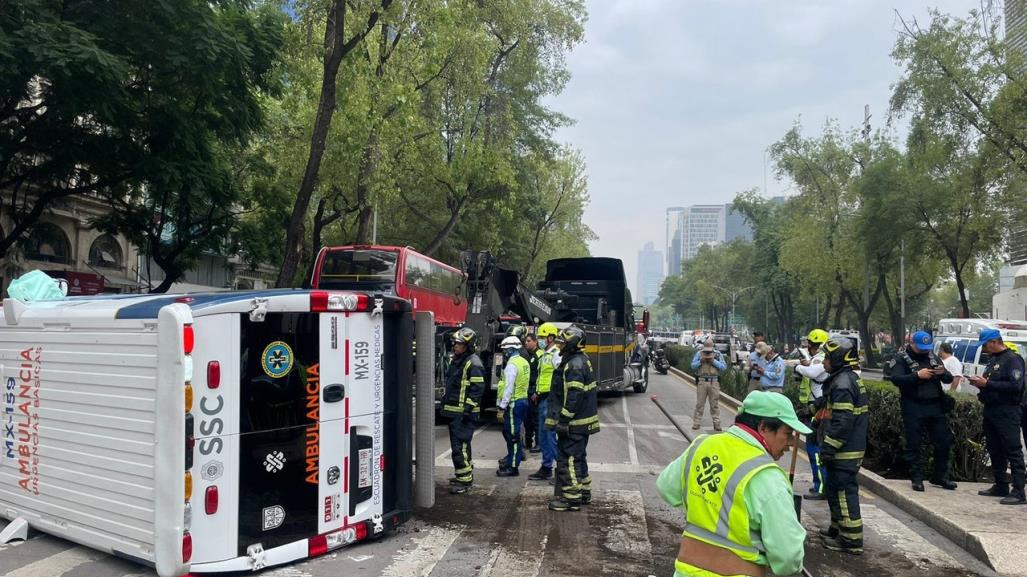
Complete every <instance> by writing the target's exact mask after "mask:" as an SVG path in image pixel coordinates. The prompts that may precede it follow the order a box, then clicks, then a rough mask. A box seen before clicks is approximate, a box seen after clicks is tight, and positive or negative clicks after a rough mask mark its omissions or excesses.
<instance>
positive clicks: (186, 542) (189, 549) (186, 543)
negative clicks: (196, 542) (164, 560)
mask: <svg viewBox="0 0 1027 577" xmlns="http://www.w3.org/2000/svg"><path fill="white" fill-rule="evenodd" d="M192 558H193V536H192V535H190V534H189V533H188V532H186V533H183V534H182V563H188V562H189V561H190V560H192Z"/></svg>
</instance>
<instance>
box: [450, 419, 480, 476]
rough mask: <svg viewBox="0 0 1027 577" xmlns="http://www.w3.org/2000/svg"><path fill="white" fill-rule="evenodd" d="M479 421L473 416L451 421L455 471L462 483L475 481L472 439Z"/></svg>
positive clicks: (451, 444) (451, 441) (451, 443)
mask: <svg viewBox="0 0 1027 577" xmlns="http://www.w3.org/2000/svg"><path fill="white" fill-rule="evenodd" d="M477 424H478V423H477V420H476V419H475V418H474V417H473V416H471V415H466V414H465V415H463V416H461V417H453V418H452V419H451V420H450V421H449V446H450V447H451V448H452V449H453V471H454V474H455V475H454V476H455V477H456V479H457V480H458V481H460V482H462V483H471V482H473V481H474V463H473V462H472V461H471V455H472V454H473V453H472V452H471V438H472V437H473V436H474V429H475V428H476V426H477Z"/></svg>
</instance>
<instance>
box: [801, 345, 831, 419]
mask: <svg viewBox="0 0 1027 577" xmlns="http://www.w3.org/2000/svg"><path fill="white" fill-rule="evenodd" d="M824 356H825V354H824V347H823V345H821V346H820V348H819V349H817V354H815V355H813V356H812V357H810V358H809V364H810V365H811V366H812V365H814V364H816V361H820V362H821V363H822V362H824ZM799 402H800V403H802V404H803V405H808V404H810V403H812V402H813V383H812V382H810V378H809V377H802V382H800V383H799Z"/></svg>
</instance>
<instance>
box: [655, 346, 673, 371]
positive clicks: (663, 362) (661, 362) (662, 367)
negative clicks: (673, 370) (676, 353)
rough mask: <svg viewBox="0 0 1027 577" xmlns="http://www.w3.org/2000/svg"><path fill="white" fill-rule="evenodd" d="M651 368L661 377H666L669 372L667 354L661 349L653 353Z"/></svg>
mask: <svg viewBox="0 0 1027 577" xmlns="http://www.w3.org/2000/svg"><path fill="white" fill-rule="evenodd" d="M653 368H655V369H656V372H657V373H660V374H661V375H666V374H667V371H669V370H670V361H668V360H667V353H666V351H664V350H663V349H656V350H655V351H653Z"/></svg>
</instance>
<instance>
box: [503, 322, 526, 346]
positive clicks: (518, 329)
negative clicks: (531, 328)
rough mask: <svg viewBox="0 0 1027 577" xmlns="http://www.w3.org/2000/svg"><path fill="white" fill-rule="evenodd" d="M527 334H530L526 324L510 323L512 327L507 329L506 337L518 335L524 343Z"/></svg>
mask: <svg viewBox="0 0 1027 577" xmlns="http://www.w3.org/2000/svg"><path fill="white" fill-rule="evenodd" d="M526 336H528V327H526V326H524V325H510V328H508V329H506V338H510V337H517V340H519V341H521V342H522V343H523V342H524V337H526Z"/></svg>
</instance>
